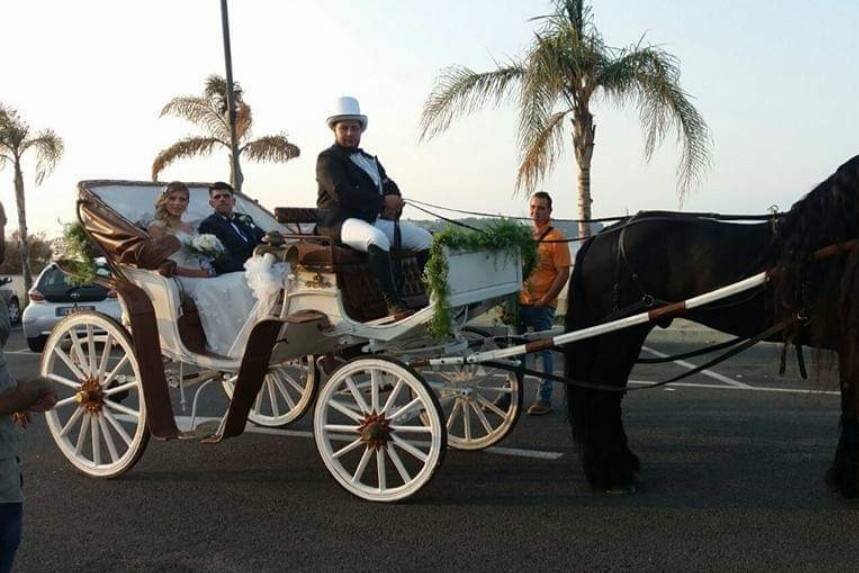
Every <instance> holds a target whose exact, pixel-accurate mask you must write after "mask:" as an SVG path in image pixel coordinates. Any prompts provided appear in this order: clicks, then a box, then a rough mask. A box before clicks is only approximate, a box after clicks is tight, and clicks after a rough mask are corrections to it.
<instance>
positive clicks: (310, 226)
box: [274, 207, 429, 322]
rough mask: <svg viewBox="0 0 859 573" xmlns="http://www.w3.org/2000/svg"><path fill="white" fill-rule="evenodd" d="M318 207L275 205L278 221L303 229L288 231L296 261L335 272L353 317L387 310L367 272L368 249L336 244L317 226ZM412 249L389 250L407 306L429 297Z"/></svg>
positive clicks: (364, 318) (367, 317) (415, 305)
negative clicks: (356, 248) (364, 250)
mask: <svg viewBox="0 0 859 573" xmlns="http://www.w3.org/2000/svg"><path fill="white" fill-rule="evenodd" d="M317 213H318V212H317V209H314V208H307V207H277V208H275V210H274V216H275V218H276V219H277V221H278V223H281V224H283V225H286V226H287V228H289V229H300V230H301V231H302V232H298V233H296V234H292V235H290V237H289V238H290V239H293V240H295V239H297V243H296V244H295V245H294V247H293V249H294V252H295V254H296V255H295V260H296V262H297V263H298V264H299V265H301V266H304V267H307V268H309V269H312V270H318V271H323V272H334V273H336V275H337V284H338V286H339V288H340V291H341V293H342V294H343V304H344V306H345V309H346V312H347V313H348V314H349V316H350V317H352V318H353V319H355V320H358V321H361V322H368V321H371V320H376V319H378V318H382V317H383V316H386V315H387V314H388V311H387V307H386V306H385V302H384V299H383V298H382V293H381V289H380V288H379V285H378V283H377V282H376V279H375V278H374V277H373V275H372V273H371V272H370V269H369V265H368V260H367V253H362V252H361V251H357V250H355V249H352V248H350V247H347V246H345V245H342V244H339V243H337V242H335V241H334V240H332V239H331V238H330V237H327V236H324V235H321V234H319V232H318V230H317V229H316V221H317ZM414 255H415V253H414V252H413V251H406V250H392V251H391V258H392V259H394V262H395V265H394V267H395V271H394V272H395V273H396V275H397V276H396V278H397V282H398V283H399V284H400V294H401V296H402V299H403V302H405V303H406V306H408V307H409V308H422V307H424V306H426V305H427V304H428V303H429V301H428V298H427V295H426V290H425V288H424V284H423V280H422V278H421V268H420V266H419V265H418V262H417V259H416V258H415V256H414Z"/></svg>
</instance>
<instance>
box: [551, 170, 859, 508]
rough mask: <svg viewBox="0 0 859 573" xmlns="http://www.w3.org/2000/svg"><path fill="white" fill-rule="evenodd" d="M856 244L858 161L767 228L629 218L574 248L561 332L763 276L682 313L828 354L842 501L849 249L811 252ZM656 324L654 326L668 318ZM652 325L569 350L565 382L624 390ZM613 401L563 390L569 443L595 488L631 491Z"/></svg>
mask: <svg viewBox="0 0 859 573" xmlns="http://www.w3.org/2000/svg"><path fill="white" fill-rule="evenodd" d="M857 238H859V156H856V157H854V158H852V159H850V160H849V161H848V162H847V163H845V164H844V165H842V166H841V167H839V168H838V170H837V171H836V172H835V173H834V174H833V175H831V176H830V177H829V178H828V179H826V180H825V181H823V182H822V183H820V184H819V185H818V186H817V187H815V188H814V189H813V190H812V191H811V192H809V193H808V194H807V195H806V196H805V197H803V198H802V199H801V200H800V201H798V202H797V203H796V204H794V205H793V207H792V208H791V210H790V211H789V212H788V213H786V214H785V215H784V216H781V217H777V218H775V217H774V218H773V220H771V221H766V222H758V223H737V222H732V223H729V222H725V221H722V220H719V219H718V217H715V216H707V215H688V214H682V213H666V212H645V213H639V214H638V215H635V216H634V217H630V218H628V219H626V220H624V221H621V222H620V223H618V224H616V225H614V226H612V227H609V228H607V229H605V230H604V231H603V232H601V233H599V234H598V235H596V236H594V237H593V238H591V239H590V240H589V241H588V242H587V243H585V244H584V245H583V247H582V248H581V250H580V251H579V253H578V256H577V257H576V264H575V267H574V272H573V276H572V279H571V282H570V311H569V312H568V313H567V322H566V330H567V331H568V332H569V331H571V330H579V329H581V328H585V327H588V326H592V325H594V324H599V323H602V322H606V321H607V320H611V319H614V318H621V317H623V316H628V315H632V314H636V313H638V312H642V311H644V310H646V309H648V308H654V307H658V306H659V305H661V304H665V303H668V302H675V301H682V300H686V299H688V298H690V297H692V296H695V295H698V294H702V293H704V292H707V291H711V290H714V289H716V288H719V287H721V286H725V285H727V284H730V283H733V282H736V281H739V280H741V279H744V278H746V277H749V276H751V275H754V274H756V273H759V272H761V271H764V270H773V273H772V277H771V280H770V281H769V283H768V284H767V285H766V286H763V287H761V288H759V289H757V290H754V291H751V292H746V293H741V294H738V295H735V296H733V297H731V298H729V299H725V300H722V301H719V302H717V303H713V305H711V306H709V307H703V308H699V309H694V310H691V311H689V312H688V313H687V314H685V315H684V317H685V318H688V319H690V320H693V321H695V322H698V323H701V324H704V325H707V326H709V327H712V328H715V329H718V330H721V331H723V332H728V333H731V334H735V335H738V336H746V337H753V336H756V335H759V334H760V333H762V332H765V331H767V329H769V328H770V327H771V326H772V325H773V324H779V323H783V324H786V325H788V327H787V328H786V329H785V330H783V331H782V332H780V333H779V334H778V335H777V339H778V340H780V341H784V342H785V343H786V344H787V343H788V342H792V343H796V344H803V345H809V346H814V347H817V348H822V349H829V350H834V351H835V352H837V355H838V367H839V377H840V382H841V423H840V429H841V435H840V439H839V442H838V446H837V449H836V452H835V460H834V462H833V464H832V467H831V468H830V469H829V471H828V473H827V482H828V483H829V484H830V485H831V486H832V487H833V488H834V489H836V490H837V491H839V492H841V493H842V494H843V495H845V496H847V497H856V496H857V495H859V392H857V385H859V252H857V250H848V249H844V250H843V251H837V252H836V254H835V256H829V257H827V258H818V259H815V258H814V255H815V253H817V252H818V251H819V250H820V249H821V248H823V247H826V246H829V245H833V244H839V245H841V244H844V243H845V242H846V241H850V240H855V239H857ZM830 254H831V253H830ZM658 322H659V320H657V321H656V323H658ZM662 322H663V324H661V325H662V326H665V325H666V323H667V322H670V318H665V319H663V321H662ZM654 326H655V323H653V322H652V323H650V324H645V325H641V326H637V327H633V328H628V329H625V330H621V331H617V332H614V333H611V334H608V335H604V336H601V337H597V338H591V339H588V340H584V341H582V342H578V343H574V344H570V345H568V346H567V347H566V349H565V356H566V364H567V366H566V374H567V376H568V377H569V378H572V379H573V380H580V381H587V382H591V383H595V384H602V385H610V386H614V387H617V388H619V389H623V388H625V387H626V384H627V379H628V377H629V374H630V371H631V370H632V367H633V365H634V363H635V361H636V359H637V358H638V355H639V352H640V351H641V346H642V344H643V342H644V340H645V338H646V337H647V334H648V333H649V332H650V330H651V329H652V328H653V327H654ZM771 338H773V337H771ZM622 398H623V392H620V391H615V392H612V391H608V390H595V389H585V388H582V387H575V386H568V392H567V407H568V409H569V413H570V419H571V423H572V428H573V438H574V440H575V441H576V443H577V444H578V446H579V449H580V455H581V461H582V465H583V467H584V471H585V475H586V477H587V479H588V481H589V483H590V484H591V486H592V487H594V488H595V489H597V490H620V491H634V489H635V482H636V476H637V473H638V471H639V460H638V457H637V456H636V455H635V454H634V453H633V452H632V451H631V450H630V449H629V446H628V444H627V438H626V434H625V432H624V428H623V420H622V416H621V400H622Z"/></svg>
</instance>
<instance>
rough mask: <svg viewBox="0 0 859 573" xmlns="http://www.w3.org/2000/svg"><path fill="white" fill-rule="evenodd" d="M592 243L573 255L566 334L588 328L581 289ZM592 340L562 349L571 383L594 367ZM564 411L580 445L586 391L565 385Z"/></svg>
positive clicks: (588, 321)
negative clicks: (565, 403)
mask: <svg viewBox="0 0 859 573" xmlns="http://www.w3.org/2000/svg"><path fill="white" fill-rule="evenodd" d="M592 244H593V239H590V240H588V241H587V242H585V243H584V244H583V245H582V247H581V248H580V249H579V252H578V253H577V254H576V262H575V265H574V266H573V273H572V277H570V283H569V290H568V294H567V317H566V321H565V324H564V331H565V332H572V331H573V330H578V329H581V328H586V327H588V326H591V324H590V322H591V317H590V314H589V307H590V305H589V304H588V301H587V299H586V294H585V288H584V278H583V277H584V271H585V264H584V263H585V259H586V258H587V256H588V252H589V250H590V248H591V245H592ZM594 344H596V342H595V339H593V338H588V339H585V340H581V341H578V342H574V343H572V344H568V345H567V346H566V347H565V349H564V372H565V375H566V377H567V378H569V379H572V380H588V379H589V378H590V372H591V369H592V368H593V359H594V358H593V357H594V356H595V354H596V353H595V352H594V350H595V348H594ZM566 389H567V391H566V397H567V412H568V414H569V418H570V425H571V427H572V432H573V440H574V441H575V442H576V443H577V444H582V443H583V442H584V440H585V439H586V436H585V432H586V429H587V427H588V421H587V416H588V407H587V404H588V399H587V393H588V390H586V389H583V388H578V387H576V386H574V385H570V384H568V385H567V386H566Z"/></svg>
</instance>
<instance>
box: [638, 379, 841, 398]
mask: <svg viewBox="0 0 859 573" xmlns="http://www.w3.org/2000/svg"><path fill="white" fill-rule="evenodd" d="M629 384H630V385H634V386H646V385H648V384H653V382H651V381H650V380H630V381H629ZM670 387H683V388H710V389H714V390H749V391H751V392H783V393H786V394H819V395H821V396H840V395H841V392H838V391H837V390H809V389H806V388H776V387H773V386H749V385H748V384H743V385H742V386H724V385H722V384H700V383H695V382H672V383H671V384H670V385H668V386H664V388H665V389H666V390H670V389H671V388H670Z"/></svg>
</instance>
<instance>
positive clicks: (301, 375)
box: [223, 356, 317, 428]
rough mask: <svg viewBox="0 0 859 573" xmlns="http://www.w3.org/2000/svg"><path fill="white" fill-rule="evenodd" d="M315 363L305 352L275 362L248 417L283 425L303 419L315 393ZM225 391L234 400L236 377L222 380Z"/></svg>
mask: <svg viewBox="0 0 859 573" xmlns="http://www.w3.org/2000/svg"><path fill="white" fill-rule="evenodd" d="M316 379H317V378H316V363H315V362H314V358H313V356H305V357H303V358H297V359H295V360H290V361H287V362H284V363H283V364H279V365H277V366H272V367H271V368H269V370H268V372H266V374H265V378H264V379H263V384H262V388H260V391H259V394H257V397H256V400H255V401H254V405H253V407H252V408H251V411H250V413H249V414H248V420H250V421H251V422H253V423H254V424H256V425H258V426H265V427H267V428H282V427H284V426H288V425H289V424H291V423H293V422H295V421H297V420H298V419H300V418H301V417H302V416H303V415H304V414H305V413H306V412H307V410H309V409H310V405H311V404H312V403H313V396H314V395H315V394H316V388H317V383H316ZM223 387H224V392H225V393H226V394H227V397H228V398H230V399H231V400H232V398H233V389H234V388H235V387H236V377H235V376H231V377H229V378H226V379H225V380H224V381H223Z"/></svg>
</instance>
